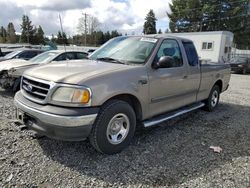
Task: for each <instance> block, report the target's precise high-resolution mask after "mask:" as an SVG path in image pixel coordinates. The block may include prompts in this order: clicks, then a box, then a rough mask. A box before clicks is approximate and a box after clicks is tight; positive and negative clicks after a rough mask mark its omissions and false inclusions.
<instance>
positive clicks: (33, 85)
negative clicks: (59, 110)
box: [22, 77, 50, 101]
mask: <svg viewBox="0 0 250 188" xmlns="http://www.w3.org/2000/svg"><path fill="white" fill-rule="evenodd" d="M22 89H23V90H24V91H25V94H26V95H28V97H31V98H32V99H35V100H41V101H43V100H45V99H46V97H47V95H48V92H49V89H50V85H49V84H46V83H43V82H40V81H37V80H34V79H30V78H27V77H23V79H22Z"/></svg>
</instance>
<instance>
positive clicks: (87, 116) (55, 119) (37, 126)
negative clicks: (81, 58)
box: [14, 92, 99, 141]
mask: <svg viewBox="0 0 250 188" xmlns="http://www.w3.org/2000/svg"><path fill="white" fill-rule="evenodd" d="M14 103H15V105H16V107H17V112H18V113H17V114H18V115H17V116H18V117H19V112H21V113H22V118H19V119H21V120H22V121H23V123H24V124H25V125H26V126H28V128H30V129H32V130H35V131H36V132H38V133H39V134H42V135H45V136H47V137H50V138H53V139H58V140H67V141H79V140H84V139H86V138H87V137H88V136H89V134H90V131H91V128H92V125H93V123H94V122H95V119H96V117H97V113H98V111H99V108H94V107H93V108H69V107H58V106H53V105H40V104H37V103H34V102H31V101H29V100H28V99H26V98H24V97H23V95H22V94H21V92H18V93H17V94H16V95H15V100H14Z"/></svg>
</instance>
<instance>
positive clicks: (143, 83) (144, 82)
mask: <svg viewBox="0 0 250 188" xmlns="http://www.w3.org/2000/svg"><path fill="white" fill-rule="evenodd" d="M138 83H139V84H141V85H145V84H147V83H148V81H147V80H139V81H138Z"/></svg>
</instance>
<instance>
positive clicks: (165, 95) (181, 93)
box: [149, 39, 188, 116]
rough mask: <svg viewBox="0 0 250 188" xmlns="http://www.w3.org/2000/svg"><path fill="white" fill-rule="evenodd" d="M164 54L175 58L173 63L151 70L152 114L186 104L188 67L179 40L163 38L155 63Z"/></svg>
mask: <svg viewBox="0 0 250 188" xmlns="http://www.w3.org/2000/svg"><path fill="white" fill-rule="evenodd" d="M162 56H170V57H172V58H173V59H174V61H173V63H172V64H171V65H168V66H167V67H162V68H158V69H151V71H150V72H149V74H150V75H149V81H150V89H149V90H150V91H149V93H150V105H149V108H150V109H149V111H150V115H151V116H154V115H158V114H161V113H164V112H167V111H170V110H174V109H177V108H179V107H181V106H183V105H185V95H186V94H187V93H186V91H187V88H188V85H187V80H186V78H187V68H186V63H184V60H183V58H182V55H181V49H180V46H179V44H178V42H177V41H176V40H174V39H165V40H163V42H162V44H161V46H160V47H159V50H158V52H157V55H156V57H155V60H154V63H157V62H158V61H159V59H160V57H162Z"/></svg>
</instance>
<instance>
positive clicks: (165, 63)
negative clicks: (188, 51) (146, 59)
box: [154, 56, 174, 69]
mask: <svg viewBox="0 0 250 188" xmlns="http://www.w3.org/2000/svg"><path fill="white" fill-rule="evenodd" d="M173 64H174V59H173V58H172V57H170V56H162V57H160V59H159V61H158V62H157V63H155V66H154V68H156V69H159V68H170V67H173Z"/></svg>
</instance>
